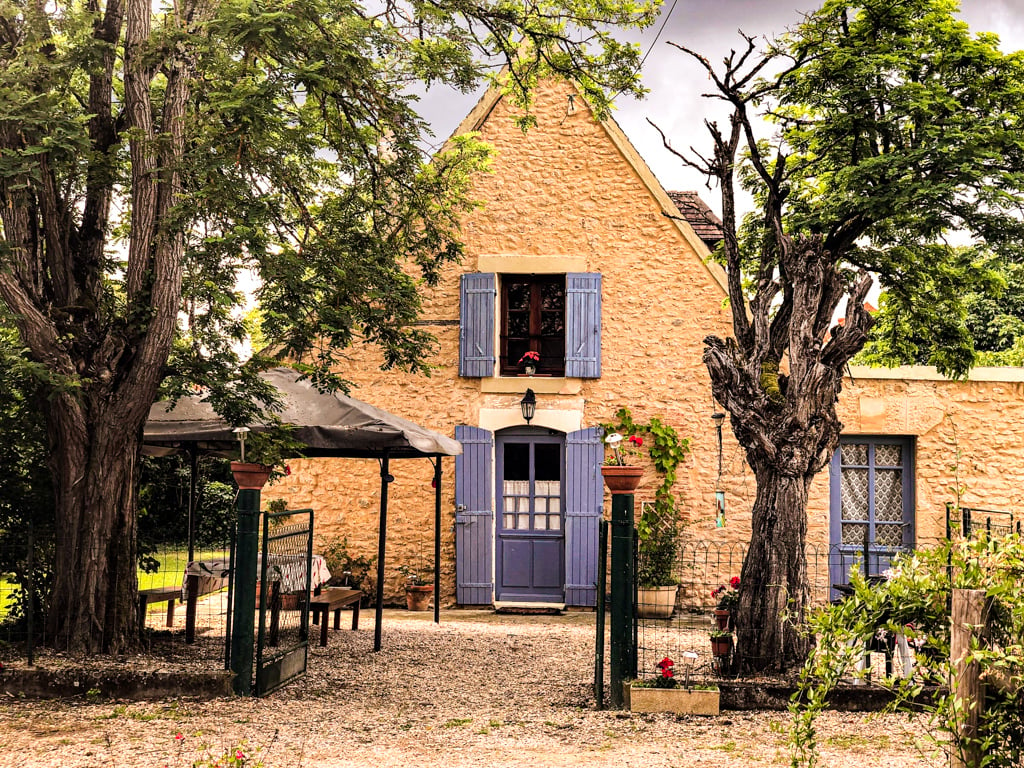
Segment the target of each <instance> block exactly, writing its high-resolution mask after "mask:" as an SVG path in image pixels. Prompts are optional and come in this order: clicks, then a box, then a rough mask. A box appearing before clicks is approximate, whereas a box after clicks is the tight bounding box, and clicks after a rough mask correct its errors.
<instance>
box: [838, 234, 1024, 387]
mask: <svg viewBox="0 0 1024 768" xmlns="http://www.w3.org/2000/svg"><path fill="white" fill-rule="evenodd" d="M960 252H962V253H963V261H964V262H965V269H970V270H971V273H972V275H973V278H974V279H972V280H970V281H968V282H967V283H966V284H965V283H964V282H963V281H962V280H961V279H960V277H959V275H957V274H951V275H949V279H947V280H945V281H943V282H941V283H937V282H935V281H933V283H932V288H931V292H932V293H933V295H939V294H943V295H946V296H947V299H946V300H944V301H941V302H937V303H935V304H934V305H929V306H928V307H922V308H914V307H913V306H912V303H913V299H914V297H912V296H908V295H906V294H905V293H904V292H902V291H900V290H895V291H883V293H882V295H881V297H880V312H879V313H878V315H877V322H876V324H875V326H874V327H873V328H872V330H871V338H870V341H869V342H868V344H867V345H866V346H865V348H864V350H863V351H862V352H861V353H860V355H858V356H857V358H855V360H854V362H857V363H861V364H866V365H914V364H919V365H936V366H939V367H942V368H944V369H947V370H958V371H963V370H965V366H964V364H963V362H966V363H967V364H968V365H970V364H974V365H1011V366H1019V365H1022V364H1024V265H1021V264H1018V263H1014V262H1012V261H1010V260H1008V259H1006V258H996V257H991V256H990V257H989V258H987V259H985V258H982V257H981V255H980V254H978V253H977V252H976V251H975V250H973V249H960ZM968 262H969V263H968ZM950 307H954V308H956V310H957V311H954V312H952V313H950ZM950 349H959V350H962V351H963V353H964V355H965V357H964V359H963V362H961V363H957V362H955V360H954V358H952V357H949V356H948V355H949V353H948V350H950Z"/></svg>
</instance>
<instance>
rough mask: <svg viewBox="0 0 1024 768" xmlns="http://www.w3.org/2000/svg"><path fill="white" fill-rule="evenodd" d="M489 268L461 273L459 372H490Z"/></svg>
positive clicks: (491, 295) (491, 293)
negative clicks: (482, 270) (470, 272)
mask: <svg viewBox="0 0 1024 768" xmlns="http://www.w3.org/2000/svg"><path fill="white" fill-rule="evenodd" d="M496 293H497V291H496V288H495V279H494V273H493V272H475V273H472V274H466V275H463V276H462V283H461V286H460V293H459V298H460V300H461V301H460V309H459V375H460V376H467V377H483V376H493V375H494V297H495V294H496Z"/></svg>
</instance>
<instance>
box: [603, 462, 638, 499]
mask: <svg viewBox="0 0 1024 768" xmlns="http://www.w3.org/2000/svg"><path fill="white" fill-rule="evenodd" d="M601 475H602V476H603V477H604V484H605V485H607V486H608V490H609V491H611V492H612V493H613V494H618V493H632V492H633V491H635V490H636V487H637V486H638V485H640V479H641V478H642V477H643V476H644V468H643V467H631V466H628V465H625V466H621V467H620V466H616V465H614V464H605V465H604V466H603V467H601Z"/></svg>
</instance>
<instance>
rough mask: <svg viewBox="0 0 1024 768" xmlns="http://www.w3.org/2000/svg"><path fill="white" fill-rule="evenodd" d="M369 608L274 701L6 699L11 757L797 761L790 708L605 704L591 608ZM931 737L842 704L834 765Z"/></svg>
mask: <svg viewBox="0 0 1024 768" xmlns="http://www.w3.org/2000/svg"><path fill="white" fill-rule="evenodd" d="M364 615H365V620H364V621H363V622H362V626H361V628H360V630H359V631H358V632H349V631H347V630H342V631H339V632H334V631H332V632H331V633H330V640H329V647H328V648H318V647H314V648H313V649H312V651H311V657H310V665H309V671H308V673H307V675H306V677H305V678H303V679H300V680H299V681H297V682H295V683H293V684H291V685H289V686H288V687H286V688H284V689H283V690H281V691H279V692H277V693H275V694H273V695H271V696H270V697H268V698H266V699H262V700H252V699H219V700H214V701H206V702H199V701H190V700H188V699H187V698H183V699H180V700H168V701H162V702H155V703H154V702H149V703H120V702H111V701H103V702H83V701H74V702H25V701H18V700H16V699H7V700H6V701H3V702H2V703H0V767H2V768H8V767H10V768H15V766H17V768H27V767H28V766H61V767H62V768H65V767H66V768H76V767H78V766H165V765H166V766H191V765H192V764H193V762H194V761H196V760H197V759H200V758H201V757H203V756H204V755H214V756H218V755H220V754H221V753H222V751H223V750H225V749H228V748H230V749H231V750H232V753H233V752H234V749H235V747H236V745H240V744H241V745H243V746H242V747H241V749H242V753H243V754H244V755H245V756H246V758H245V763H246V764H251V763H249V757H250V756H251V755H253V754H254V753H258V756H259V757H260V759H262V760H263V762H264V765H266V766H267V767H268V768H271V767H273V768H278V767H281V768H284V767H286V766H288V767H292V766H294V767H298V766H304V767H308V768H313V767H317V768H320V767H324V768H326V767H327V766H332V767H333V766H338V767H339V768H344V767H346V766H359V767H360V768H363V767H364V766H366V767H369V768H391V767H392V766H393V767H395V768H398V767H399V766H401V767H402V768H404V767H405V766H415V767H416V768H479V767H481V766H537V765H542V766H570V765H571V766H609V767H611V766H615V768H625V767H627V766H644V767H645V768H661V767H663V766H665V767H667V766H692V765H698V766H729V767H733V766H735V768H740V766H743V767H746V766H751V765H788V762H789V756H788V750H787V747H786V731H787V728H788V718H787V715H786V713H782V712H771V713H762V712H754V713H747V712H728V713H725V714H723V715H722V716H721V717H718V718H687V717H675V716H672V715H639V714H638V715H631V714H629V713H624V712H614V711H611V712H598V711H595V710H594V708H593V698H592V695H591V681H592V676H593V672H592V669H593V666H592V665H593V620H594V619H593V614H569V615H567V616H562V617H537V616H495V615H493V614H491V613H485V612H476V611H458V612H455V611H450V612H445V613H444V615H443V617H442V624H441V625H440V626H435V625H434V624H432V623H431V622H430V617H431V615H432V614H412V613H408V612H405V611H385V618H384V650H383V651H382V652H381V653H379V654H374V653H373V652H372V647H373V616H372V612H369V611H367V612H364ZM342 626H345V624H344V621H343V624H342ZM179 734H180V737H179ZM921 735H922V731H920V730H919V726H918V725H916V724H915V723H908V722H907V721H906V719H905V718H897V717H893V716H882V717H878V716H866V715H860V714H846V713H829V714H828V715H826V716H825V717H824V718H823V719H822V720H821V722H820V728H819V742H820V744H821V745H822V757H823V765H824V766H827V767H828V768H854V767H856V768H861V767H863V768H867V767H868V766H871V767H872V768H874V767H875V766H891V765H899V766H900V767H901V768H918V767H919V766H920V767H923V766H939V765H943V764H944V762H943V761H942V760H941V759H940V758H939V757H938V756H936V755H934V754H928V753H922V752H921V751H920V750H919V748H918V747H917V746H916V744H917V742H918V741H919V740H921ZM925 746H926V747H927V742H925ZM209 765H210V766H211V767H212V765H213V762H212V761H211V762H210V764H209ZM204 766H205V763H204Z"/></svg>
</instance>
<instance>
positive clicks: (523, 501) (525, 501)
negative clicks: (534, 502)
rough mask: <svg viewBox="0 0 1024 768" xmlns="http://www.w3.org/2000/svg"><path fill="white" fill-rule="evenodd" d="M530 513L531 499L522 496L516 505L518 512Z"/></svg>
mask: <svg viewBox="0 0 1024 768" xmlns="http://www.w3.org/2000/svg"><path fill="white" fill-rule="evenodd" d="M529 511H530V497H529V496H520V497H519V500H518V503H517V505H516V512H529Z"/></svg>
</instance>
